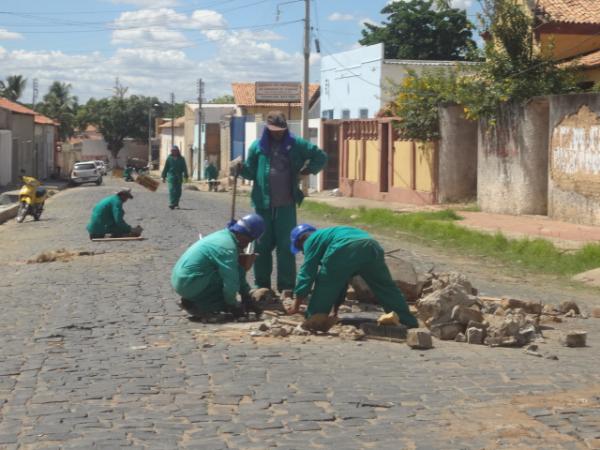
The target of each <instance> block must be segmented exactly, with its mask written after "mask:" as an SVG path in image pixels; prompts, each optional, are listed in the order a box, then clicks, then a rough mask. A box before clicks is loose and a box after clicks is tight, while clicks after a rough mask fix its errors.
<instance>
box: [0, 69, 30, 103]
mask: <svg viewBox="0 0 600 450" xmlns="http://www.w3.org/2000/svg"><path fill="white" fill-rule="evenodd" d="M26 84H27V78H23V75H10V76H8V77H6V82H4V81H0V94H1V95H2V97H6V98H7V99H9V100H11V101H13V102H16V101H17V100H19V97H21V95H23V91H24V90H25V85H26Z"/></svg>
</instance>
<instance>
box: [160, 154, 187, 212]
mask: <svg viewBox="0 0 600 450" xmlns="http://www.w3.org/2000/svg"><path fill="white" fill-rule="evenodd" d="M161 178H162V180H163V183H164V182H165V180H167V181H168V182H169V208H171V209H174V208H179V199H180V198H181V184H182V183H183V182H184V181H187V178H188V171H187V165H186V164H185V158H183V156H181V152H180V151H179V147H177V146H176V145H174V146H173V148H171V154H170V155H169V157H168V158H167V161H166V162H165V167H164V168H163V171H162V174H161Z"/></svg>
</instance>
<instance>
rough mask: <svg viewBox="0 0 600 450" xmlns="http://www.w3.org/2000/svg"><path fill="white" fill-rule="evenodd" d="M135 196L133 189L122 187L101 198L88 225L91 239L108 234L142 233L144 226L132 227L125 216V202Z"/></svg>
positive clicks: (119, 235) (126, 234) (129, 234)
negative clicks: (132, 193) (132, 192)
mask: <svg viewBox="0 0 600 450" xmlns="http://www.w3.org/2000/svg"><path fill="white" fill-rule="evenodd" d="M131 198H133V195H131V189H121V190H120V191H118V192H117V193H115V194H114V195H111V196H109V197H106V198H104V199H103V200H101V201H100V202H99V203H98V204H96V206H94V209H93V210H92V217H91V219H90V223H88V225H87V230H88V233H89V234H90V239H102V238H104V237H105V236H106V235H107V234H110V236H111V237H113V238H115V237H134V236H140V235H141V234H142V227H140V226H139V225H138V226H136V227H133V228H132V227H131V226H130V225H128V224H127V223H126V222H125V220H124V219H123V216H124V215H125V211H123V203H125V202H126V201H127V200H129V199H131Z"/></svg>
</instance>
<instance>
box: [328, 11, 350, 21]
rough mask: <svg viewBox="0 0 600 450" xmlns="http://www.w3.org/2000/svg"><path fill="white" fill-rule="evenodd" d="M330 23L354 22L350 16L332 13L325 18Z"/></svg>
mask: <svg viewBox="0 0 600 450" xmlns="http://www.w3.org/2000/svg"><path fill="white" fill-rule="evenodd" d="M327 19H329V20H330V21H331V22H344V21H349V20H354V16H353V15H352V14H344V13H340V12H334V13H331V14H330V15H329V17H328V18H327Z"/></svg>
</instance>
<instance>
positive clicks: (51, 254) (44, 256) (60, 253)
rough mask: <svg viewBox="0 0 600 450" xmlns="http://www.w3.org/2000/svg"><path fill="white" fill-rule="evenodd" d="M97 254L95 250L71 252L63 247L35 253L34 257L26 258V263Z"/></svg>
mask: <svg viewBox="0 0 600 450" xmlns="http://www.w3.org/2000/svg"><path fill="white" fill-rule="evenodd" d="M96 254H98V253H97V252H89V251H80V252H73V251H70V250H67V249H64V248H61V249H59V250H51V251H46V252H42V253H40V254H39V255H37V256H36V257H35V258H32V259H29V260H27V264H36V263H47V262H56V261H60V262H69V261H72V260H73V258H76V257H78V256H93V255H96Z"/></svg>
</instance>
